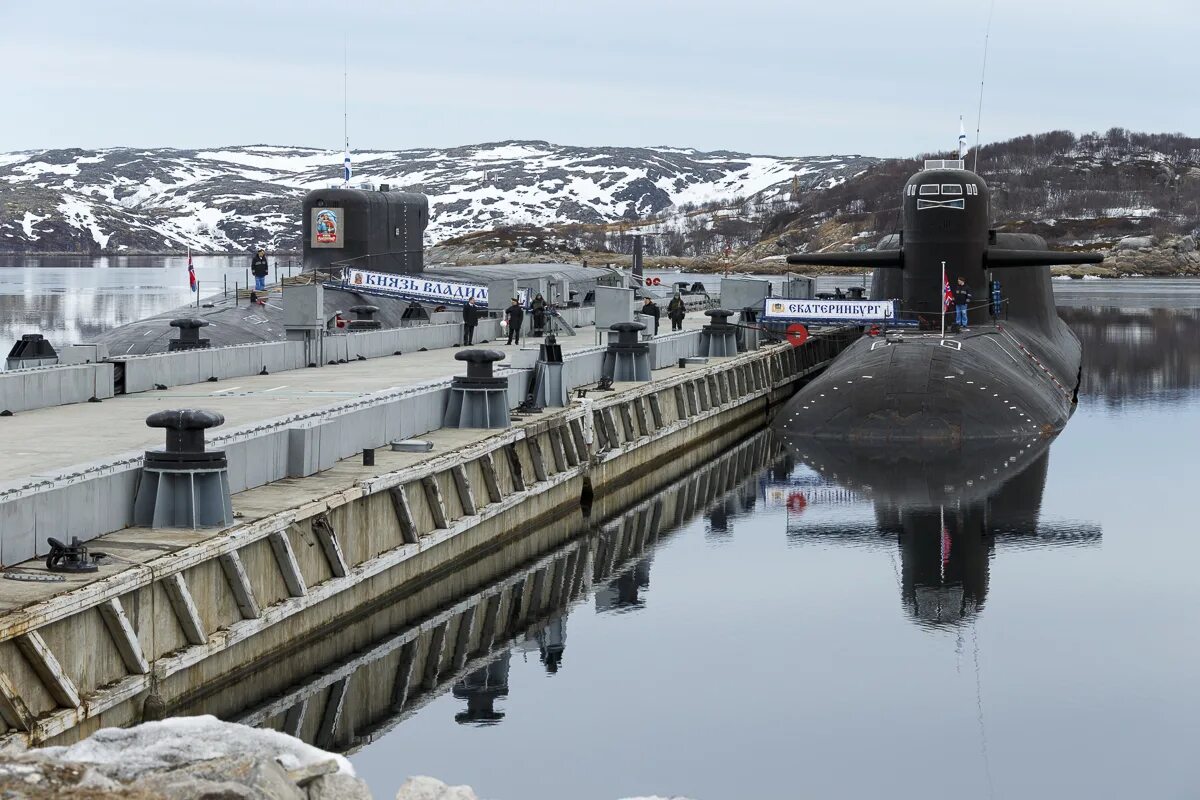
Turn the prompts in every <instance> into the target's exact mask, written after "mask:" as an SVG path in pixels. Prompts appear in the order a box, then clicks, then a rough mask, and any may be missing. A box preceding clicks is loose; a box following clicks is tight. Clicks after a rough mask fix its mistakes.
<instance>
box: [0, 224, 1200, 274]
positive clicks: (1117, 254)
mask: <svg viewBox="0 0 1200 800" xmlns="http://www.w3.org/2000/svg"><path fill="white" fill-rule="evenodd" d="M1079 249H1094V250H1096V251H1097V252H1102V253H1104V255H1105V260H1104V262H1103V263H1101V264H1083V265H1079V266H1062V267H1053V268H1052V269H1051V272H1052V273H1053V274H1054V275H1055V276H1056V277H1067V278H1191V277H1197V276H1200V250H1198V249H1197V243H1196V239H1195V237H1194V236H1191V235H1187V236H1165V237H1154V236H1128V237H1125V238H1123V239H1120V240H1118V241H1117V242H1116V243H1114V244H1113V245H1112V246H1110V247H1096V248H1079ZM0 255H4V254H3V253H0ZM13 255H29V256H55V255H61V256H80V255H86V254H81V253H23V254H13ZM142 255H183V253H174V252H172V253H147V254H142ZM204 255H206V256H207V255H245V254H243V253H205V254H204ZM295 255H297V253H294V252H292V251H280V252H279V253H275V254H271V257H280V256H293V257H294V256H295ZM632 261H633V257H632V256H630V255H626V254H623V253H610V252H603V251H594V252H592V251H578V252H577V251H566V250H526V249H523V248H516V249H509V248H479V247H465V246H450V245H434V246H432V247H430V248H428V249H427V250H426V258H425V262H426V264H427V265H429V266H434V265H436V266H443V267H451V268H452V267H456V266H477V265H481V264H505V263H513V264H537V263H568V264H581V265H584V266H593V267H598V266H606V265H610V266H614V267H618V268H622V269H628V268H629V267H630V266H631V264H632ZM644 265H645V267H646V269H653V270H668V271H681V272H687V273H703V274H710V275H719V274H723V273H739V274H753V275H783V274H785V273H788V272H796V271H798V270H797V269H796V268H795V267H792V266H790V265H789V264H788V263H787V260H786V256H784V255H775V256H770V257H766V258H763V257H761V256H759V255H758V254H757V253H753V252H749V251H746V252H743V253H741V254H736V253H735V254H733V255H732V256H730V257H721V256H715V255H714V256H647V257H646V258H645V259H644ZM803 272H804V274H806V275H839V274H847V275H850V274H852V275H860V274H861V273H862V270H858V269H845V268H838V267H821V266H815V267H805V268H804V270H803Z"/></svg>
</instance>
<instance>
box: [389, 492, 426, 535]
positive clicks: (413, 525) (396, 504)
mask: <svg viewBox="0 0 1200 800" xmlns="http://www.w3.org/2000/svg"><path fill="white" fill-rule="evenodd" d="M388 494H389V495H391V497H392V507H393V508H394V509H395V510H396V520H397V521H398V522H399V523H400V537H401V538H402V539H404V541H405V543H406V544H416V543H417V542H418V541H420V538H421V533H420V531H418V530H417V522H416V519H415V518H414V517H413V512H412V506H410V505H409V504H408V495H406V494H405V493H404V487H403V486H393V487H392V488H390V489H388Z"/></svg>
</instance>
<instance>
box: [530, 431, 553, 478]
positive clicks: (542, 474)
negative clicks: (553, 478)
mask: <svg viewBox="0 0 1200 800" xmlns="http://www.w3.org/2000/svg"><path fill="white" fill-rule="evenodd" d="M525 444H527V445H529V460H530V461H531V462H533V477H534V478H536V479H537V480H538V482H541V481H544V480H547V479H548V478H549V477H550V476H549V475H548V474H547V472H546V455H545V453H543V452H542V445H541V442H539V441H538V438H537V437H536V436H530V437H528V438H527V439H525Z"/></svg>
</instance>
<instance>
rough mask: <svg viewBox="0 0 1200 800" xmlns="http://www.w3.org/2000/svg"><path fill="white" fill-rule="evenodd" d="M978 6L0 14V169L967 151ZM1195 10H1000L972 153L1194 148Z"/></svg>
mask: <svg viewBox="0 0 1200 800" xmlns="http://www.w3.org/2000/svg"><path fill="white" fill-rule="evenodd" d="M990 2H991V0H906V1H905V0H901V1H899V2H898V1H897V0H820V2H816V1H813V0H795V2H779V1H770V0H638V2H625V1H624V0H621V1H620V2H585V1H584V0H559V1H558V2H551V1H550V0H546V1H545V2H530V1H529V0H497V1H493V0H487V1H486V2H485V1H484V0H471V1H469V0H387V1H384V0H355V1H354V2H329V1H328V0H326V1H325V2H308V0H289V2H278V3H270V2H262V1H260V0H237V1H236V2H231V1H229V0H205V1H204V2H186V3H185V2H182V1H180V2H175V1H172V2H163V1H162V0H155V1H154V2H149V1H145V2H143V1H139V0H129V1H128V2H123V1H122V0H107V1H106V2H97V1H96V0H82V1H81V2H68V1H67V0H42V2H37V3H34V2H30V1H29V0H8V2H5V3H3V4H0V8H3V10H4V21H3V24H2V25H0V53H3V54H4V62H5V65H6V67H7V74H8V76H9V78H8V80H6V81H5V82H4V91H3V97H4V99H3V106H4V110H5V113H4V114H3V116H2V117H0V151H9V150H22V149H35V148H47V147H101V146H114V145H134V146H146V147H149V146H175V147H187V148H190V147H211V146H214V145H225V144H255V143H268V144H296V145H310V146H317V147H329V148H340V147H341V140H342V39H343V33H344V32H345V33H348V34H349V40H350V56H349V63H350V92H349V101H350V138H351V146H352V147H355V148H361V149H400V148H406V147H419V146H435V147H445V146H451V145H458V144H471V143H476V142H486V141H497V140H503V139H545V140H549V141H552V142H557V143H562V144H581V145H656V144H668V145H677V146H690V147H697V148H701V149H705V150H716V149H725V150H738V151H745V152H752V153H768V154H775V155H815V154H825V153H863V154H869V155H913V154H916V153H918V152H925V151H930V150H934V149H938V148H950V147H952V146H953V144H954V142H955V140H956V138H957V135H958V117H959V115H960V114H962V115H964V117H965V118H966V121H967V129H968V135H969V137H970V139H971V141H972V142H973V141H974V138H975V132H974V129H975V117H976V105H977V102H978V97H979V76H980V67H981V62H982V56H983V41H984V32H985V29H986V27H987V18H988V8H989V3H990ZM1198 77H1200V6H1197V4H1196V2H1195V0H1140V1H1139V2H1134V1H1133V0H995V16H994V20H993V22H992V27H991V45H990V49H989V55H988V70H987V86H986V89H985V97H984V104H983V140H984V141H989V140H996V139H1003V138H1007V137H1010V136H1014V135H1018V134H1022V133H1029V132H1035V131H1044V130H1051V129H1055V128H1069V129H1071V130H1074V131H1077V132H1078V131H1086V130H1105V129H1107V128H1110V127H1113V126H1122V127H1126V128H1131V129H1134V130H1146V131H1172V132H1173V131H1183V132H1186V133H1192V134H1197V133H1200V103H1198V102H1197V93H1198V92H1200V85H1198V83H1200V82H1198V81H1197V78H1198Z"/></svg>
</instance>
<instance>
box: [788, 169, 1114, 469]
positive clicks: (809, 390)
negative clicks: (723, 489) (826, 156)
mask: <svg viewBox="0 0 1200 800" xmlns="http://www.w3.org/2000/svg"><path fill="white" fill-rule="evenodd" d="M989 206H990V195H989V192H988V187H987V184H986V183H985V182H984V181H983V179H982V178H980V177H979V175H977V174H975V173H974V172H972V171H970V170H967V169H966V168H965V165H964V162H963V161H960V160H945V161H941V160H939V161H926V162H925V168H924V169H923V170H921V171H919V172H917V173H916V174H915V175H913V176H912V177H911V178H909V180H908V182H907V183H906V184H905V186H904V189H903V195H902V225H901V231H900V233H899V234H893V235H891V236H888V237H885V238H884V239H883V240H882V241H880V243H879V245H878V247H877V249H875V250H871V251H864V252H852V253H827V254H807V253H805V254H797V255H790V256H788V259H787V260H788V263H790V264H807V265H825V266H839V267H859V268H870V269H873V270H874V273H873V277H872V282H871V289H870V292H871V294H870V296H871V298H872V299H873V300H894V301H895V313H894V317H893V318H892V319H890V320H887V321H885V322H884V323H882V324H880V325H878V326H874V325H873V326H869V330H868V331H867V333H868V335H866V336H863V337H861V338H860V339H859V340H858V341H856V342H855V343H854V344H852V345H851V346H850V347H848V348H847V349H846V350H844V351H843V352H842V353H841V354H840V355H839V356H838V357H837V359H835V360H834V362H833V363H832V364H831V365H830V366H829V368H828V369H826V370H825V371H824V372H822V373H821V375H820V376H818V377H817V378H816V379H814V380H813V381H812V382H810V383H809V384H807V385H806V386H805V387H803V388H802V389H801V390H800V391H799V392H798V393H797V394H795V395H794V396H793V397H792V398H791V399H790V400H789V401H788V402H787V403H786V404H785V405H784V407H783V408H782V409H781V410H780V413H779V414H778V415H777V417H776V418H775V422H774V425H775V427H776V429H777V430H780V431H782V432H783V433H790V432H806V433H809V434H811V435H813V436H816V437H818V438H826V439H833V440H844V441H852V442H863V443H872V444H888V443H897V444H913V443H918V444H919V443H924V444H928V445H937V446H946V445H954V444H958V443H962V442H967V441H972V440H997V439H1011V438H1020V437H1023V436H1025V435H1028V434H1031V433H1032V434H1036V435H1040V436H1049V435H1053V434H1055V433H1057V432H1058V431H1060V430H1062V428H1063V427H1064V426H1065V425H1066V423H1067V421H1068V419H1069V418H1070V416H1071V414H1072V413H1073V411H1074V409H1075V405H1076V401H1077V399H1078V391H1079V384H1080V379H1081V375H1082V373H1081V366H1080V364H1081V348H1080V344H1079V340H1078V339H1077V338H1076V337H1075V335H1074V334H1073V333H1072V332H1071V330H1070V328H1069V327H1067V324H1066V323H1065V322H1064V321H1063V320H1062V319H1061V318H1060V317H1059V316H1058V313H1057V312H1056V310H1055V306H1054V296H1053V290H1052V285H1051V280H1050V267H1051V266H1052V265H1058V264H1088V263H1098V262H1100V261H1102V260H1103V255H1101V254H1098V253H1077V252H1071V253H1065V252H1053V251H1050V250H1049V249H1048V248H1047V246H1046V242H1045V240H1044V239H1042V238H1041V237H1040V236H1035V235H1031V234H1022V233H1007V232H1001V231H997V230H995V229H993V228H991V226H990V222H989V221H990V208H989ZM958 278H962V279H963V280H964V282H965V283H966V285H967V287H968V288H969V289H970V291H971V295H972V298H973V299H972V302H971V304H970V307H969V309H968V312H967V319H968V324H967V325H966V326H963V327H961V328H959V327H958V326H955V325H951V324H949V320H950V319H952V318H953V308H952V307H950V308H948V307H947V306H946V303H945V289H946V285H950V286H954V285H956V283H957V279H958Z"/></svg>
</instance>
